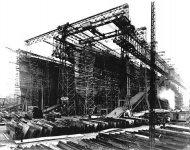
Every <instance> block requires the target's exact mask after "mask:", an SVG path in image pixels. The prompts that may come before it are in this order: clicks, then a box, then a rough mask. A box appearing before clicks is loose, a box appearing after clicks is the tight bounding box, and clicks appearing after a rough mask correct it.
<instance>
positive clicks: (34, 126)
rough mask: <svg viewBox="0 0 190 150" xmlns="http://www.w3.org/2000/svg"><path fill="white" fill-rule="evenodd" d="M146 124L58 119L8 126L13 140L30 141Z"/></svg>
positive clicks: (138, 121) (137, 120) (17, 121)
mask: <svg viewBox="0 0 190 150" xmlns="http://www.w3.org/2000/svg"><path fill="white" fill-rule="evenodd" d="M144 123H145V122H144V120H143V119H136V118H128V119H124V118H115V119H114V118H97V119H82V118H81V119H78V120H73V119H72V118H70V119H65V118H57V119H56V120H55V121H48V120H47V119H44V118H43V119H32V120H26V119H23V118H20V119H19V120H18V119H17V120H14V119H13V120H11V121H8V122H7V124H6V126H7V130H8V133H10V136H11V137H12V138H13V140H21V139H30V138H38V137H47V136H59V135H70V134H79V133H91V132H98V131H101V130H105V129H109V128H130V127H136V126H141V125H143V124H144Z"/></svg>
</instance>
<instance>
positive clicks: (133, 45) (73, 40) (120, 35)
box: [25, 4, 182, 109]
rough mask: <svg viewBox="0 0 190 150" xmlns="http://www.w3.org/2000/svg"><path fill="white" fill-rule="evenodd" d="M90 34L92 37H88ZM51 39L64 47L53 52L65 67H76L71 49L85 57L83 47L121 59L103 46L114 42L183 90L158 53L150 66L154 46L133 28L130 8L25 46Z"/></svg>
mask: <svg viewBox="0 0 190 150" xmlns="http://www.w3.org/2000/svg"><path fill="white" fill-rule="evenodd" d="M109 24H113V25H114V26H115V30H114V31H111V32H107V33H102V32H100V31H99V30H98V29H99V28H100V27H103V26H106V25H109ZM89 33H91V34H90V35H89ZM51 38H53V39H54V40H55V41H56V42H57V43H59V46H61V48H60V47H59V48H56V49H55V51H54V52H57V54H58V58H60V59H61V60H62V61H63V62H64V63H65V67H66V66H68V64H70V65H72V66H73V67H74V65H75V63H76V62H75V60H73V59H75V57H74V56H72V58H71V57H70V55H73V54H71V53H70V46H71V45H72V49H73V50H74V51H77V52H78V53H82V51H84V50H85V48H83V47H84V46H86V45H91V48H92V49H91V51H93V53H105V52H106V54H109V55H114V56H115V57H117V58H121V52H118V51H116V50H113V49H112V48H110V47H108V46H106V45H105V44H103V42H102V41H103V40H105V39H111V40H112V41H113V44H116V45H118V46H119V47H120V48H121V50H123V51H124V53H125V54H126V53H130V54H132V55H133V56H135V57H136V59H139V60H140V61H142V62H143V63H145V64H146V65H148V66H150V67H151V68H153V69H154V70H155V71H156V72H158V73H160V74H162V75H163V76H166V77H167V78H172V79H173V81H175V82H176V83H177V84H178V85H180V86H182V85H181V83H180V81H178V80H177V79H175V77H171V75H170V67H169V65H168V64H167V63H166V62H165V61H164V60H163V59H162V58H161V57H160V56H159V54H158V53H156V52H155V64H153V65H152V64H151V46H150V45H149V44H148V43H147V41H146V40H145V39H143V38H140V37H139V33H138V29H135V26H134V25H132V24H131V21H130V19H129V6H128V4H123V5H121V6H118V7H115V8H113V9H110V10H107V11H105V12H102V13H99V14H96V15H93V16H91V17H88V18H85V19H82V20H79V21H77V22H74V23H71V24H69V23H66V24H64V25H61V26H59V27H58V28H56V29H55V30H52V31H49V32H46V33H44V34H41V35H39V36H36V37H33V38H31V39H28V40H26V41H25V42H26V44H27V45H31V44H34V43H37V42H41V41H46V40H48V39H51ZM62 55H64V57H62ZM66 68H67V67H66ZM66 72H67V70H65V74H67V73H66ZM64 83H66V82H64ZM64 83H63V84H64ZM67 85H68V84H67ZM67 88H68V87H67ZM69 92H70V91H67V94H66V95H68V93H69ZM129 93H130V92H129ZM72 102H73V104H71V105H75V104H74V102H75V101H74V100H72ZM85 109H86V108H85Z"/></svg>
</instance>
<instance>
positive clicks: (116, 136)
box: [23, 126, 190, 150]
mask: <svg viewBox="0 0 190 150" xmlns="http://www.w3.org/2000/svg"><path fill="white" fill-rule="evenodd" d="M123 131H124V132H123ZM23 149H26V147H23ZM30 149H36V150H38V149H39V150H44V149H48V150H53V149H55V150H63V149H64V150H91V149H94V150H126V149H127V150H147V149H150V141H149V130H142V129H141V130H139V131H131V132H129V131H125V129H115V130H112V131H108V132H102V133H99V134H98V135H97V136H96V137H95V138H91V139H89V138H88V139H79V140H77V141H76V140H75V141H72V140H71V139H70V140H67V141H61V140H59V141H58V142H57V144H50V145H48V146H47V145H46V144H37V145H33V146H30V147H27V150H30ZM187 149H190V128H184V127H180V126H166V128H157V129H156V130H155V150H187Z"/></svg>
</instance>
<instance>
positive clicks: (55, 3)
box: [0, 0, 190, 95]
mask: <svg viewBox="0 0 190 150" xmlns="http://www.w3.org/2000/svg"><path fill="white" fill-rule="evenodd" d="M124 3H128V4H129V15H130V18H131V21H132V23H133V24H134V25H135V26H136V27H142V26H147V28H148V33H149V34H148V40H149V39H150V16H151V14H150V12H151V11H150V10H151V8H150V4H151V1H150V0H0V68H1V74H0V95H2V94H4V95H5V93H7V90H8V89H9V88H8V86H7V85H8V84H7V82H8V81H7V78H9V76H10V74H11V72H12V70H11V67H8V66H10V65H8V61H10V60H9V59H10V58H11V57H10V54H9V52H8V51H9V50H8V49H6V48H5V47H10V48H13V49H18V48H21V49H25V50H28V49H29V50H32V51H38V52H39V53H46V55H49V54H50V52H46V50H45V49H40V48H39V47H38V46H36V47H35V46H34V48H33V49H31V47H26V46H25V45H24V40H26V39H29V38H31V37H34V36H37V35H39V34H42V33H44V32H47V31H50V30H52V29H55V28H57V26H59V25H62V24H65V23H66V22H70V23H72V22H74V21H77V20H80V19H82V18H85V17H88V16H91V15H94V14H97V13H99V12H102V11H105V10H107V9H111V8H113V7H116V6H119V5H122V4H124ZM189 6H190V1H189V0H159V1H156V28H157V29H156V38H157V41H158V50H159V51H166V54H165V55H166V56H165V58H169V57H170V58H171V59H172V60H171V63H172V64H175V65H174V67H176V68H177V70H178V71H179V73H180V74H181V76H182V78H183V80H184V81H185V83H186V84H187V85H190V78H189V77H190V71H189V65H190V59H189V56H190V55H189V54H190V52H189V46H188V44H189V41H188V40H189V38H188V36H189V35H190V29H189V27H190V21H189V16H188V15H189V14H190V9H189ZM34 49H35V50H34ZM12 74H13V72H12Z"/></svg>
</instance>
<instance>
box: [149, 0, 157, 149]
mask: <svg viewBox="0 0 190 150" xmlns="http://www.w3.org/2000/svg"><path fill="white" fill-rule="evenodd" d="M155 44H156V41H155V4H154V2H151V52H150V53H151V70H150V97H149V101H150V116H149V132H150V150H154V148H155V139H154V135H155V118H154V117H155V111H154V108H155V101H156V73H155V70H154V68H155V48H156V47H155Z"/></svg>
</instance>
